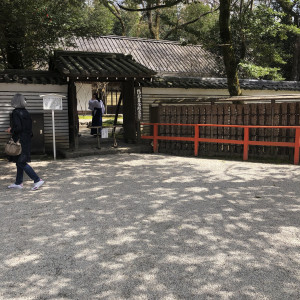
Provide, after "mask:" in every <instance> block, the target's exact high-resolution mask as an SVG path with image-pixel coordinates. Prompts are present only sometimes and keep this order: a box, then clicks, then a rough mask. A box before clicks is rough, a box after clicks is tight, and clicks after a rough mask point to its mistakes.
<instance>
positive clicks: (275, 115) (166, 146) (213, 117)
mask: <svg viewBox="0 0 300 300" xmlns="http://www.w3.org/2000/svg"><path fill="white" fill-rule="evenodd" d="M159 120H160V122H161V123H180V124H232V125H235V124H236V125H268V126H271V125H274V126H281V125H282V126H283V125H286V126H295V125H296V126H297V125H300V103H299V102H294V103H251V104H210V105H207V104H205V105H183V106H180V105H173V106H160V108H159ZM160 134H161V135H169V136H189V137H193V136H194V128H193V127H189V126H162V127H161V128H160ZM199 137H202V138H206V137H207V138H219V139H235V140H243V138H244V130H243V129H242V128H225V129H224V128H222V127H220V128H219V127H200V129H199ZM294 138H295V130H292V129H280V130H279V129H260V128H259V129H250V131H249V139H250V140H253V141H282V142H294ZM193 149H194V145H193V142H182V141H160V150H162V151H166V152H169V153H173V154H180V155H192V154H193ZM293 151H294V150H293V149H289V148H283V147H266V146H251V147H250V148H249V156H250V157H274V156H278V157H285V158H287V157H290V158H292V157H293ZM242 153H243V146H242V145H231V144H217V143H200V144H199V156H201V155H209V156H212V155H220V154H222V155H238V156H241V155H242Z"/></svg>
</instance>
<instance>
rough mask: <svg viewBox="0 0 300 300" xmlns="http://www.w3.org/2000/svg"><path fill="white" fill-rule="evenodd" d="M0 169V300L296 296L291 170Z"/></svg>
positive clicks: (202, 162)
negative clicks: (21, 172)
mask: <svg viewBox="0 0 300 300" xmlns="http://www.w3.org/2000/svg"><path fill="white" fill-rule="evenodd" d="M31 165H32V166H33V167H34V168H35V170H36V171H37V172H38V174H39V175H40V176H41V177H42V178H43V179H44V180H45V181H46V183H45V185H44V186H43V187H42V188H41V189H40V190H38V191H35V192H32V191H30V187H31V182H30V181H29V179H28V178H26V181H25V187H24V189H23V190H8V189H7V188H6V187H7V185H9V184H10V183H12V182H14V176H15V166H14V165H13V164H10V163H7V162H5V161H3V160H2V161H0V189H1V193H0V226H1V227H0V228H1V229H0V240H1V243H0V299H5V300H8V299H36V300H37V299H39V300H46V299H55V300H56V299H78V300H93V299H238V300H240V299H255V300H257V299H272V300H274V299H278V300H283V299H289V300H292V299H297V300H299V299H300V214H299V212H300V195H299V191H300V185H299V181H300V166H294V165H274V164H263V163H249V162H237V161H223V160H213V159H211V160H209V159H199V158H188V157H174V156H167V155H153V154H152V155H151V154H150V155H149V154H120V155H107V156H90V157H81V158H77V159H68V160H57V161H37V162H33V163H32V164H31Z"/></svg>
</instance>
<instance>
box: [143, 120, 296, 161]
mask: <svg viewBox="0 0 300 300" xmlns="http://www.w3.org/2000/svg"><path fill="white" fill-rule="evenodd" d="M141 125H150V126H153V135H142V136H141V138H142V139H151V140H153V151H154V153H157V152H158V140H167V141H191V142H194V154H195V156H198V150H199V142H205V143H223V144H237V145H243V146H244V151H243V160H248V150H249V146H250V145H256V146H276V147H291V148H294V149H295V151H294V164H295V165H298V164H299V147H300V126H260V125H257V126H256V125H223V124H222V125H221V124H177V123H175V124H173V123H141ZM158 126H193V127H194V136H193V137H179V136H160V135H158ZM200 127H237V128H243V129H244V140H231V139H230V140H229V139H214V138H200V137H199V133H200ZM250 128H261V129H275V128H277V129H295V142H294V143H291V142H264V141H251V140H249V129H250Z"/></svg>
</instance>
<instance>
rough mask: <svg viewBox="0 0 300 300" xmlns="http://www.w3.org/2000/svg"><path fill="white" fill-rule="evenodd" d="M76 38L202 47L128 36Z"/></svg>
mask: <svg viewBox="0 0 300 300" xmlns="http://www.w3.org/2000/svg"><path fill="white" fill-rule="evenodd" d="M76 38H82V39H99V38H102V39H116V40H117V39H119V40H131V41H137V42H149V43H158V44H159V43H160V44H173V45H178V46H183V47H186V46H192V47H202V45H201V44H197V45H193V44H186V45H182V44H181V43H180V42H179V41H169V40H155V39H147V38H140V37H130V36H129V37H128V36H120V35H100V36H97V37H95V36H91V37H75V39H76Z"/></svg>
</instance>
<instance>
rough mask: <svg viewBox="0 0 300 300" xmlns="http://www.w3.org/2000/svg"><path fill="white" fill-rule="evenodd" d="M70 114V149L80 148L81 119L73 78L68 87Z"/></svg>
mask: <svg viewBox="0 0 300 300" xmlns="http://www.w3.org/2000/svg"><path fill="white" fill-rule="evenodd" d="M68 115H69V142H70V149H78V132H79V128H78V126H79V122H78V121H79V120H78V112H77V97H76V86H75V82H74V81H73V80H70V82H69V87H68Z"/></svg>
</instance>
